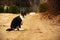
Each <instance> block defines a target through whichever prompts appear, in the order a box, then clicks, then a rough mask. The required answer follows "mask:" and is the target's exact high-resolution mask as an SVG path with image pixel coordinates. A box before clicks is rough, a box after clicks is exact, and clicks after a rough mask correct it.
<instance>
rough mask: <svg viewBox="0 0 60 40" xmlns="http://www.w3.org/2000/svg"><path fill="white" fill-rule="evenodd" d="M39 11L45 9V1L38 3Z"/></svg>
mask: <svg viewBox="0 0 60 40" xmlns="http://www.w3.org/2000/svg"><path fill="white" fill-rule="evenodd" d="M38 10H39V12H45V11H46V10H47V8H46V6H45V3H42V4H40V5H39V9H38Z"/></svg>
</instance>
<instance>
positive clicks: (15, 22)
mask: <svg viewBox="0 0 60 40" xmlns="http://www.w3.org/2000/svg"><path fill="white" fill-rule="evenodd" d="M25 15H26V12H21V14H20V15H19V16H17V17H15V18H14V19H13V20H12V22H11V25H10V28H9V29H7V30H6V31H12V30H14V29H17V30H19V28H21V25H22V21H23V19H24V16H25Z"/></svg>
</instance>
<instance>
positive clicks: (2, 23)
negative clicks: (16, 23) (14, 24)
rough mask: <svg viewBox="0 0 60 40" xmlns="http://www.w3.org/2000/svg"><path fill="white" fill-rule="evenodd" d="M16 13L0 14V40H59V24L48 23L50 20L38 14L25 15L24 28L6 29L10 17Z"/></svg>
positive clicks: (10, 19) (8, 25)
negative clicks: (18, 29) (9, 30)
mask: <svg viewBox="0 0 60 40" xmlns="http://www.w3.org/2000/svg"><path fill="white" fill-rule="evenodd" d="M18 15H19V14H0V40H60V26H58V25H50V24H49V23H50V22H51V21H48V20H43V19H42V18H41V17H42V16H41V15H39V14H34V15H27V16H25V18H24V20H23V25H22V29H24V30H20V31H17V30H13V31H11V32H8V31H6V29H8V28H9V27H10V23H11V21H12V19H13V18H14V17H16V16H18ZM52 23H53V22H52Z"/></svg>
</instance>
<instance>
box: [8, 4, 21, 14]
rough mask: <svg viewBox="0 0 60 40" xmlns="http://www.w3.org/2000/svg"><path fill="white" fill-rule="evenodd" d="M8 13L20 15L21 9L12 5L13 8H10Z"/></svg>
mask: <svg viewBox="0 0 60 40" xmlns="http://www.w3.org/2000/svg"><path fill="white" fill-rule="evenodd" d="M8 12H9V13H19V12H20V9H19V8H18V7H17V6H15V5H11V6H9V9H8Z"/></svg>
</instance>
